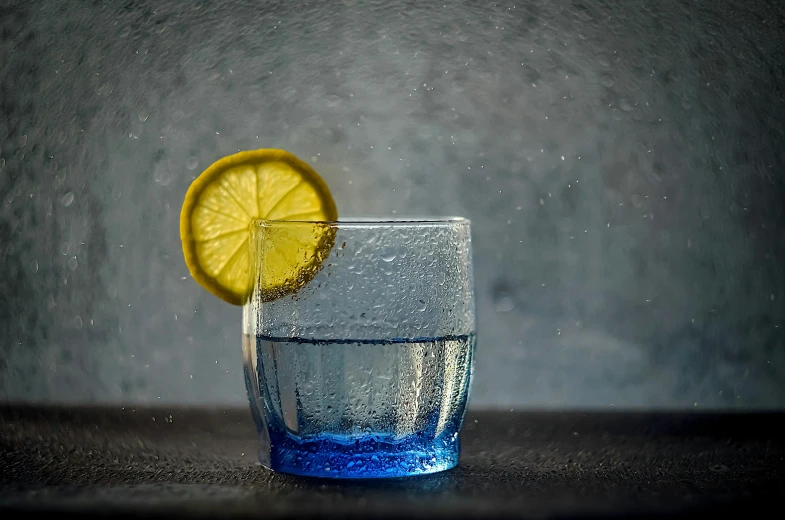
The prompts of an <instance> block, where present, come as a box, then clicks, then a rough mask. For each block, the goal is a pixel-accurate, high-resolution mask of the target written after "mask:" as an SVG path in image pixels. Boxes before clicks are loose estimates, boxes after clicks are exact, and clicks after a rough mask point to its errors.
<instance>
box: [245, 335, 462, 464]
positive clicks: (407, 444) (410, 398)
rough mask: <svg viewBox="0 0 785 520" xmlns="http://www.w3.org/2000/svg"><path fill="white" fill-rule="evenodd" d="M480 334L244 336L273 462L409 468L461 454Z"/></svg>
mask: <svg viewBox="0 0 785 520" xmlns="http://www.w3.org/2000/svg"><path fill="white" fill-rule="evenodd" d="M473 347H474V335H473V334H472V335H465V336H451V337H443V338H416V339H391V340H313V339H301V338H272V337H264V336H259V337H257V338H253V337H248V336H246V337H245V338H244V344H243V348H244V351H245V375H246V386H247V389H248V397H249V401H250V403H251V410H252V413H253V415H254V420H255V422H256V424H257V429H258V431H259V434H260V439H261V444H262V447H261V451H260V460H261V462H262V464H263V465H265V466H267V467H268V468H270V469H273V470H275V471H280V472H284V473H292V474H296V475H303V476H314V477H332V478H379V477H402V476H411V475H422V474H426V473H435V472H438V471H444V470H446V469H450V468H452V467H454V466H455V465H456V464H457V463H458V453H459V442H458V431H459V429H460V427H461V423H462V421H463V415H464V411H465V406H466V400H467V397H468V391H469V380H470V376H471V358H472V351H473Z"/></svg>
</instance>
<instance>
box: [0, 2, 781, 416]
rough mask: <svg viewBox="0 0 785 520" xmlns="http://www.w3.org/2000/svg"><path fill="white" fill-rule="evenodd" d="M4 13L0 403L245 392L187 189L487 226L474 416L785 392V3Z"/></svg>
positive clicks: (157, 7) (479, 254) (6, 7)
mask: <svg viewBox="0 0 785 520" xmlns="http://www.w3.org/2000/svg"><path fill="white" fill-rule="evenodd" d="M766 4H767V3H766V2H737V1H736V2H731V1H728V0H720V1H717V2H679V1H675V0H670V1H666V0H663V1H660V2H645V1H623V0H618V1H609V0H573V1H565V2H550V1H545V0H526V1H521V0H518V1H515V0H508V1H497V2H495V3H493V2H475V1H473V0H463V1H459V2H458V1H448V0H444V1H439V2H415V1H398V0H389V1H382V0H375V1H363V0H344V1H342V2H339V1H334V2H316V1H312V2H286V1H277V2H272V1H270V2H259V1H245V2H239V1H238V2H179V3H175V2H154V1H129V2H110V1H107V2H100V1H95V2H59V1H54V0H50V1H38V2H21V1H20V2H16V1H8V0H3V1H0V399H5V400H21V399H25V400H47V401H49V400H56V401H112V402H119V401H139V402H141V401H146V402H177V403H200V402H216V403H217V402H221V403H222V402H236V403H242V402H243V401H244V387H243V382H242V371H241V354H240V311H239V309H238V308H233V307H230V306H228V305H226V304H223V303H221V302H220V301H218V300H217V299H216V298H214V297H212V296H210V295H209V294H207V293H206V292H205V291H203V290H202V289H200V288H199V287H198V286H197V285H196V283H194V282H193V281H192V280H191V279H190V277H189V276H188V272H187V270H186V268H185V265H184V263H183V259H182V255H181V252H180V244H179V236H178V216H179V210H180V206H181V203H182V199H183V195H184V193H185V190H186V189H187V187H188V185H189V183H190V182H191V180H192V179H193V178H194V177H195V176H196V175H197V174H198V173H199V172H200V171H201V170H202V169H203V168H205V167H206V166H207V165H208V164H210V163H211V162H212V161H214V160H215V159H217V158H219V157H221V156H223V155H226V154H229V153H232V152H234V151H237V150H239V149H248V148H255V147H280V148H285V149H288V150H290V151H292V152H294V153H295V154H297V155H298V156H300V157H302V158H304V159H306V160H307V161H308V162H310V163H311V164H312V165H313V166H314V167H315V168H316V169H317V170H318V171H319V172H320V173H321V174H322V175H323V176H324V177H325V179H326V180H327V182H328V183H329V185H330V186H331V188H332V191H333V193H334V195H335V198H336V202H337V203H338V207H339V211H340V212H341V213H342V214H343V215H344V216H349V215H376V216H385V215H388V216H392V215H395V216H404V215H407V214H418V215H423V214H431V215H441V214H450V215H452V214H455V215H463V216H467V217H469V218H471V219H472V221H473V224H474V228H473V236H474V246H475V260H476V266H475V267H476V284H477V298H478V315H479V316H478V317H479V323H480V328H479V332H478V341H479V345H478V352H477V357H476V370H475V375H476V379H475V384H474V387H473V399H474V400H473V404H474V405H475V406H487V405H497V406H507V407H512V406H516V407H518V406H520V407H522V406H529V407H537V406H602V407H605V406H617V407H622V406H643V407H650V406H678V407H693V406H698V407H708V406H720V407H782V406H783V405H785V350H784V349H785V269H784V268H783V265H785V240H783V239H784V238H785V236H783V235H784V234H785V233H784V232H783V228H784V224H785V211H784V210H783V205H784V202H785V181H784V180H783V173H785V172H784V171H783V168H784V167H785V130H784V129H785V100H784V98H785V91H784V89H785V45H783V41H785V25H783V20H785V7H784V5H783V3H782V2H779V1H772V2H768V4H769V5H766Z"/></svg>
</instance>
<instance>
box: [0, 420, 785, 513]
mask: <svg viewBox="0 0 785 520" xmlns="http://www.w3.org/2000/svg"><path fill="white" fill-rule="evenodd" d="M782 418H783V414H776V413H755V414H751V413H745V414H711V413H683V412H680V413H664V412H615V413H614V412H561V411H559V412H502V411H476V412H473V413H469V414H468V416H467V419H466V424H465V428H464V431H463V433H462V439H463V452H462V458H461V463H460V465H459V466H458V467H457V468H456V469H454V470H452V471H448V472H445V473H441V474H437V475H430V476H425V477H417V478H411V479H393V480H373V481H371V480H368V481H336V480H320V479H304V478H298V477H291V476H286V475H278V474H274V473H272V472H270V471H268V470H266V469H264V468H262V467H260V466H259V465H258V464H257V462H256V441H255V431H254V428H253V426H252V423H251V420H250V414H249V412H248V411H247V410H245V409H237V408H230V409H180V408H141V407H125V408H122V407H119V406H118V407H113V408H101V407H70V408H69V407H52V406H48V407H37V406H27V405H4V406H0V468H2V471H0V515H2V516H3V517H8V513H17V514H20V513H21V514H27V512H28V511H31V510H44V511H48V512H58V513H60V514H74V515H79V516H83V515H102V514H121V515H122V514H140V513H141V514H145V515H154V516H159V515H160V516H169V517H173V516H179V517H198V516H205V515H208V516H213V515H220V516H227V517H250V516H264V517H268V518H269V517H287V516H301V515H303V514H312V513H316V514H321V515H326V516H362V517H368V516H390V517H403V518H405V517H412V516H426V517H435V516H449V517H455V516H467V515H469V516H475V515H477V516H519V517H540V518H542V517H595V516H603V517H606V516H609V515H610V516H621V517H657V516H692V515H694V514H696V513H699V512H713V511H717V512H735V513H737V514H741V513H743V514H752V513H756V512H763V511H764V508H766V507H767V506H769V505H771V504H773V503H775V502H774V501H775V500H776V499H777V498H779V497H778V495H779V494H780V493H781V492H782V491H783V488H784V487H785V486H783V476H785V471H783V468H784V467H785V466H784V465H783V457H784V456H785V441H783V439H785V435H783V433H785V424H784V422H783V421H782Z"/></svg>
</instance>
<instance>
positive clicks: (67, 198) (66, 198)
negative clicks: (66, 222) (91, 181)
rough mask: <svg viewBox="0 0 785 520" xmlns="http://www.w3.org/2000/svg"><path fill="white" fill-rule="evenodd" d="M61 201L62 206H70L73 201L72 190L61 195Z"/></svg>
mask: <svg viewBox="0 0 785 520" xmlns="http://www.w3.org/2000/svg"><path fill="white" fill-rule="evenodd" d="M62 202H63V206H65V207H66V208H67V207H68V206H70V205H71V204H73V202H74V192H72V191H69V192H68V193H66V194H65V195H63V199H62Z"/></svg>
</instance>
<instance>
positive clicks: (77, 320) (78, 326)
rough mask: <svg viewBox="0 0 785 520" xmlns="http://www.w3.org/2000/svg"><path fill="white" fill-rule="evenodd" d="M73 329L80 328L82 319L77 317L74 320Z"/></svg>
mask: <svg viewBox="0 0 785 520" xmlns="http://www.w3.org/2000/svg"><path fill="white" fill-rule="evenodd" d="M74 327H76V328H77V329H81V328H82V317H81V316H79V315H77V316H76V318H74Z"/></svg>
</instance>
